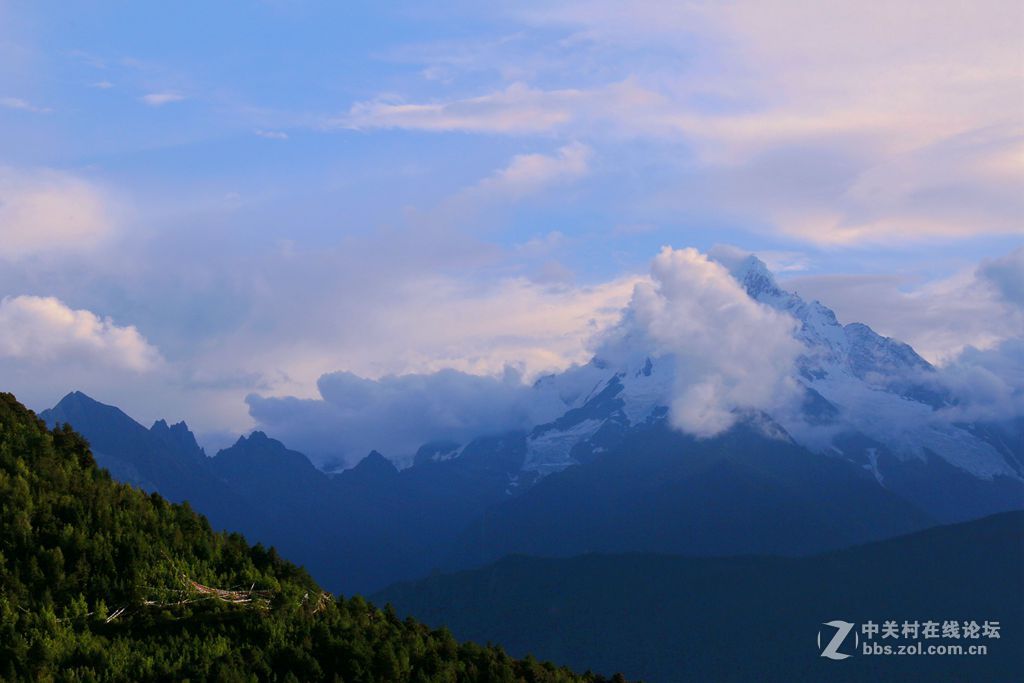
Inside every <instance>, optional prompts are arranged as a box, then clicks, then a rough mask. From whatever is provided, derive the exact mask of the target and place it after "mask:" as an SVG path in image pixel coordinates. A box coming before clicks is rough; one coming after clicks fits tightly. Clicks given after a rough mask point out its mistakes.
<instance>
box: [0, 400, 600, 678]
mask: <svg viewBox="0 0 1024 683" xmlns="http://www.w3.org/2000/svg"><path fill="white" fill-rule="evenodd" d="M0 679H4V680H26V679H33V680H51V679H52V680H61V681H89V680H100V679H103V680H132V681H141V680H156V679H160V680H168V679H171V680H185V679H192V680H220V681H235V680H238V681H248V680H280V681H296V680H297V681H316V680H335V681H602V680H604V679H603V678H602V677H600V676H593V675H589V674H587V675H583V676H578V675H574V674H573V673H571V672H570V671H568V670H567V669H563V668H557V667H555V666H553V665H550V664H541V663H538V662H536V661H534V660H532V659H525V660H513V659H512V658H510V657H509V656H507V655H506V654H505V653H504V652H503V651H502V650H501V649H500V648H498V647H492V646H488V647H482V646H478V645H474V644H471V643H465V644H460V643H458V642H456V641H455V640H454V638H453V637H452V636H451V635H450V634H449V633H448V632H447V631H445V630H431V629H428V628H427V627H425V626H423V625H421V624H419V623H417V622H415V621H413V620H411V619H407V620H404V621H402V620H399V619H398V618H397V617H396V616H395V614H394V613H393V612H392V611H391V610H390V609H386V610H379V609H376V608H374V607H372V606H371V605H368V604H367V603H366V602H365V601H364V600H363V599H362V598H360V597H354V598H349V599H344V598H334V597H332V596H330V595H328V594H326V593H324V592H322V591H321V590H320V589H319V587H318V586H317V585H316V584H315V583H314V582H313V580H312V579H311V578H310V577H309V576H308V575H307V574H306V573H305V571H303V570H302V569H300V568H298V567H296V566H295V565H292V564H291V563H289V562H287V561H285V560H283V559H282V558H280V557H278V555H277V553H276V552H275V551H274V550H273V549H269V550H268V549H266V548H263V547H261V546H259V545H256V546H250V545H248V544H247V543H246V542H245V540H244V538H242V536H240V535H238V534H225V533H215V532H214V531H213V530H212V529H211V528H210V525H209V524H208V523H207V521H206V520H205V519H204V518H203V517H201V516H200V515H197V514H196V513H194V512H193V511H192V510H191V509H190V508H189V507H188V506H187V505H173V504H170V503H168V502H166V501H165V500H164V499H163V498H161V497H160V496H159V495H156V494H154V495H149V496H147V495H146V494H144V493H142V492H141V491H138V490H136V489H134V488H132V487H130V486H126V485H123V484H118V483H116V482H114V481H113V480H112V479H111V477H110V476H109V474H108V473H107V472H106V471H105V470H101V469H99V468H98V467H97V466H96V464H95V461H94V460H93V457H92V454H91V453H90V451H89V446H88V444H87V443H86V442H85V440H84V439H83V438H82V437H81V436H79V435H78V434H76V433H75V432H74V431H72V430H71V429H70V428H67V427H62V428H60V429H55V430H53V431H50V430H48V429H47V428H46V426H45V424H44V423H43V422H42V421H41V420H39V419H38V418H37V417H36V416H35V414H33V413H32V412H31V411H29V410H27V409H26V408H24V407H23V406H22V405H21V404H19V403H18V402H17V400H16V399H15V398H14V396H12V395H10V394H0Z"/></svg>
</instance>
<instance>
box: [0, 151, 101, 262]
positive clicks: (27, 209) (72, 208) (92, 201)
mask: <svg viewBox="0 0 1024 683" xmlns="http://www.w3.org/2000/svg"><path fill="white" fill-rule="evenodd" d="M113 214H114V212H113V210H112V203H111V201H110V199H109V197H108V196H107V195H106V193H105V192H104V191H103V190H102V189H100V188H99V187H98V186H97V185H95V184H94V183H91V182H89V181H87V180H83V179H82V178H79V177H77V176H75V175H72V174H69V173H64V172H61V171H54V170H35V171H25V170H16V169H12V168H3V167H0V238H2V239H0V258H6V259H15V258H20V257H24V256H28V255H31V254H36V253H40V252H44V251H66V250H81V249H90V248H92V247H94V246H96V245H97V244H98V243H99V242H100V241H102V240H103V239H104V238H106V237H108V236H109V235H110V234H111V233H112V232H113V229H114V215H113Z"/></svg>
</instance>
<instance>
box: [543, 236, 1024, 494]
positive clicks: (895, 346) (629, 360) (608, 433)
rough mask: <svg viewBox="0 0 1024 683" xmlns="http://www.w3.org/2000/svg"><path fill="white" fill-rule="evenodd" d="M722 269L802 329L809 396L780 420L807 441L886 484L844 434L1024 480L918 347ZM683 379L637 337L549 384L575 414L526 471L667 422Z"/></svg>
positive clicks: (577, 458)
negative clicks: (959, 416) (953, 417)
mask: <svg viewBox="0 0 1024 683" xmlns="http://www.w3.org/2000/svg"><path fill="white" fill-rule="evenodd" d="M722 265H723V266H725V267H726V268H727V269H728V270H729V272H730V273H731V274H732V276H733V277H734V278H735V280H736V281H737V282H738V283H739V284H740V285H741V286H742V287H743V289H744V290H745V291H746V293H747V295H748V296H750V297H751V298H752V299H754V300H755V301H757V302H760V303H761V304H764V305H765V306H768V307H770V308H772V309H775V310H777V311H780V312H783V313H785V314H787V315H789V316H792V317H793V318H794V319H795V320H796V321H797V323H798V326H797V327H796V332H795V337H796V339H797V340H798V341H799V342H800V345H801V347H802V350H801V353H800V355H799V357H798V358H797V361H796V368H795V369H794V377H795V380H796V381H797V382H798V383H799V385H800V387H801V391H803V392H805V400H804V401H803V404H802V405H800V406H795V407H794V409H792V410H778V411H775V412H773V413H772V414H771V415H770V417H771V419H772V420H773V421H774V422H776V423H777V424H779V425H781V426H782V427H783V428H785V430H786V431H787V432H788V434H789V435H790V436H791V437H792V438H793V439H794V440H795V441H797V442H798V443H800V444H801V445H804V446H806V447H808V448H810V449H811V450H813V451H816V452H821V453H827V454H831V455H837V454H838V455H841V456H843V457H848V458H849V459H851V460H854V461H858V462H862V463H865V464H864V467H865V469H868V470H869V471H871V472H872V473H873V474H874V475H875V476H876V477H877V478H879V479H880V480H881V475H880V473H879V469H878V457H879V456H878V449H877V447H875V446H870V445H869V446H862V447H860V450H859V452H856V453H852V452H847V451H848V450H849V449H850V446H849V444H850V443H851V440H850V439H849V438H845V439H841V438H840V437H849V436H850V435H860V436H862V437H866V439H867V442H868V443H871V442H876V443H878V444H881V445H882V446H884V448H885V450H886V451H887V452H888V453H891V454H892V455H894V456H896V457H897V458H899V459H902V460H908V459H918V460H924V459H926V458H927V457H928V456H937V457H939V458H941V459H943V460H944V461H946V462H948V463H950V464H952V465H954V466H955V467H957V468H959V469H960V470H963V471H965V472H967V473H970V474H971V475H973V476H975V477H977V478H980V479H991V478H993V477H995V476H1007V477H1011V478H1014V479H1018V480H1019V479H1021V472H1019V471H1018V470H1017V469H1016V468H1015V467H1014V465H1013V464H1012V463H1010V462H1008V461H1007V459H1006V458H1004V456H1003V455H1001V454H1000V453H999V452H998V451H997V450H996V449H995V448H993V447H992V446H991V445H990V444H989V443H988V442H986V441H985V440H983V439H981V438H979V437H978V436H976V435H975V434H973V433H972V432H971V431H968V429H967V428H965V427H964V426H962V425H956V424H953V423H951V422H949V421H948V420H947V419H945V417H944V416H943V414H942V413H940V412H938V410H937V409H939V408H942V407H944V406H946V405H948V404H949V401H950V400H952V397H950V396H948V395H946V394H945V393H944V391H943V390H942V389H941V388H938V387H939V384H938V383H937V382H936V381H935V375H936V371H935V368H933V367H932V366H931V365H930V364H929V363H928V362H927V361H926V360H924V359H923V358H921V356H919V355H918V354H917V353H916V352H915V351H914V350H913V349H912V348H911V347H910V346H909V345H907V344H904V343H902V342H899V341H896V340H893V339H889V338H887V337H883V336H881V335H879V334H877V333H875V332H874V331H873V330H872V329H871V328H870V327H868V326H867V325H863V324H861V323H849V324H847V325H842V324H840V322H839V321H838V320H837V318H836V315H835V313H833V311H832V310H831V309H829V308H828V307H826V306H824V305H823V304H821V303H819V302H817V301H812V302H807V301H805V300H803V299H802V298H801V297H800V296H798V295H797V294H795V293H792V292H787V291H785V290H783V289H781V288H780V287H779V286H778V284H777V282H776V281H775V278H774V277H773V276H772V274H771V273H770V272H769V271H768V269H767V267H766V266H765V264H764V263H763V262H762V261H760V260H759V259H758V258H756V257H755V256H753V255H750V256H744V257H740V258H732V259H728V258H725V259H722ZM627 315H628V313H627ZM757 341H758V340H757V339H756V338H754V339H751V340H750V343H751V344H756V343H757ZM612 359H614V360H612ZM675 374H676V373H675V363H674V362H673V358H672V356H671V355H663V356H658V355H657V354H656V353H654V350H653V349H652V348H650V344H649V342H648V341H647V340H645V339H644V338H643V336H642V335H629V334H627V335H625V336H624V337H621V338H619V339H618V340H617V344H616V346H615V348H614V349H612V352H611V353H610V358H606V357H604V356H603V355H598V356H596V357H595V358H594V359H593V360H592V361H591V362H590V363H588V364H586V365H583V366H575V367H573V368H570V369H568V370H567V371H565V372H563V373H560V374H558V375H550V376H547V377H544V378H542V379H540V380H539V381H538V382H537V383H536V385H535V390H537V391H538V392H543V393H548V392H554V393H557V395H558V397H559V398H560V399H561V400H562V401H563V402H564V403H565V404H566V406H567V412H566V413H565V415H563V416H562V417H561V418H559V419H558V420H555V421H554V422H551V423H548V424H545V425H540V426H538V427H536V428H535V429H534V430H533V431H532V432H531V434H530V435H529V437H528V439H527V456H526V459H525V464H524V467H523V469H524V470H525V471H528V472H531V473H535V474H536V475H539V476H544V475H546V474H550V473H552V472H557V471H559V470H561V469H564V468H566V467H568V466H570V465H573V464H577V463H579V462H581V461H583V459H585V458H586V457H587V456H589V455H593V454H594V453H599V452H601V450H603V449H604V448H606V447H607V446H608V445H611V444H613V443H614V442H615V441H616V439H617V438H620V437H621V435H622V434H624V433H625V431H626V430H628V428H629V427H630V426H633V425H637V424H640V423H643V422H644V421H646V420H651V419H664V417H665V414H666V409H667V406H669V404H670V402H671V398H672V396H673V390H674V386H675ZM840 442H842V444H843V445H844V446H845V448H843V447H840V446H838V445H837V443H840Z"/></svg>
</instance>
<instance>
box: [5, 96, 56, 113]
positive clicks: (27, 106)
mask: <svg viewBox="0 0 1024 683" xmlns="http://www.w3.org/2000/svg"><path fill="white" fill-rule="evenodd" d="M0 107H4V108H6V109H17V110H21V111H28V112H32V113H33V114H48V113H49V112H51V111H53V110H52V109H50V108H49V107H38V106H36V105H34V104H32V103H31V102H29V101H28V100H23V99H21V98H20V97H0Z"/></svg>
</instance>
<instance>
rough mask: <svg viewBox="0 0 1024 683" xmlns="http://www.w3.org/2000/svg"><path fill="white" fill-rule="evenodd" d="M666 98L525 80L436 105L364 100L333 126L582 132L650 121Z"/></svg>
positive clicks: (636, 90) (627, 84)
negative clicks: (631, 118) (654, 108)
mask: <svg viewBox="0 0 1024 683" xmlns="http://www.w3.org/2000/svg"><path fill="white" fill-rule="evenodd" d="M661 99H662V98H661V97H660V96H659V95H657V94H655V93H653V92H651V91H648V90H646V89H644V88H641V87H639V86H638V85H637V84H636V83H634V82H633V81H630V80H626V81H623V82H620V83H612V84H609V85H606V86H601V87H600V88H580V89H576V88H568V89H559V90H544V89H539V88H533V87H530V86H529V85H526V84H524V83H513V84H512V85H509V86H508V87H506V88H504V89H502V90H498V91H494V92H490V93H487V94H485V95H479V96H475V97H468V98H464V99H455V100H448V101H441V102H431V103H406V102H394V101H387V100H375V101H371V102H359V103H356V104H355V105H353V106H352V108H351V109H350V111H349V113H348V115H347V116H344V117H341V118H337V119H332V120H330V121H328V122H327V125H328V126H329V127H344V128H357V129H370V128H408V129H415V130H426V131H434V132H445V131H464V132H472V133H500V134H510V135H521V134H536V133H550V132H554V131H569V132H570V134H571V132H572V131H578V132H582V129H583V127H584V125H592V126H597V125H602V124H604V123H607V122H609V121H611V122H618V123H620V124H621V123H622V122H623V121H624V120H625V119H627V118H628V117H629V116H635V117H637V120H636V123H637V124H638V125H643V124H644V123H650V119H651V116H650V113H649V112H647V111H645V107H646V108H647V109H650V105H652V104H654V103H657V102H660V101H661Z"/></svg>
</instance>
